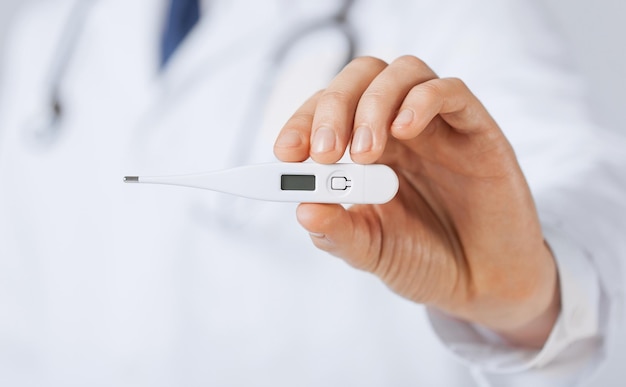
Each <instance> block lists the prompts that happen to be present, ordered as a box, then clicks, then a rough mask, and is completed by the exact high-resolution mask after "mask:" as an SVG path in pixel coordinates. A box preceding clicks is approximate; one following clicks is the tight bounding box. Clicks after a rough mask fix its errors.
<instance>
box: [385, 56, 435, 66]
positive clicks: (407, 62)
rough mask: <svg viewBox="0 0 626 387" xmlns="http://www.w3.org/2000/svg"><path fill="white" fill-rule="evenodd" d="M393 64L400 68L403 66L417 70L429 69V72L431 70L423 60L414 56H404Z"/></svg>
mask: <svg viewBox="0 0 626 387" xmlns="http://www.w3.org/2000/svg"><path fill="white" fill-rule="evenodd" d="M393 64H396V65H400V66H403V67H411V68H417V69H428V70H430V68H429V67H428V65H427V64H426V63H425V62H424V61H423V60H421V59H419V58H418V57H416V56H413V55H402V56H400V57H398V58H396V59H395V60H394V61H393Z"/></svg>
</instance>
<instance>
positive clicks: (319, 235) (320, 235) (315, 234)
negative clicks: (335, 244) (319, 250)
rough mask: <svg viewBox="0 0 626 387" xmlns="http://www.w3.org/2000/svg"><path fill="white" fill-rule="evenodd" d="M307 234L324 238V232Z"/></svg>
mask: <svg viewBox="0 0 626 387" xmlns="http://www.w3.org/2000/svg"><path fill="white" fill-rule="evenodd" d="M309 235H311V236H312V237H313V238H320V239H321V238H326V234H322V233H320V232H310V233H309Z"/></svg>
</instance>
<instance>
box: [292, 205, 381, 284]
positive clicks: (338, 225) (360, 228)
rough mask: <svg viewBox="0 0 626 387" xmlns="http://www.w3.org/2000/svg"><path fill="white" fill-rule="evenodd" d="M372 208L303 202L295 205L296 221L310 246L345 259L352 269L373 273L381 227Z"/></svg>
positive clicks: (379, 244)
mask: <svg viewBox="0 0 626 387" xmlns="http://www.w3.org/2000/svg"><path fill="white" fill-rule="evenodd" d="M371 207H372V206H353V207H351V208H350V209H349V210H347V209H345V208H344V207H343V206H341V205H339V204H312V203H303V204H300V206H298V210H297V211H296V216H297V219H298V222H300V224H301V225H302V226H303V227H304V228H305V229H306V230H307V231H308V232H309V233H310V234H311V240H312V241H313V244H314V245H315V246H316V247H317V248H319V249H321V250H324V251H326V252H328V253H330V254H332V255H335V256H337V257H339V258H342V259H343V260H345V261H346V262H347V263H348V264H350V265H351V266H354V267H355V268H357V269H361V270H365V271H368V272H375V271H376V269H377V267H378V264H379V257H380V246H381V228H380V225H379V224H378V222H376V221H375V219H376V218H375V217H374V216H372V215H374V214H373V213H372V212H371V211H367V209H368V208H371Z"/></svg>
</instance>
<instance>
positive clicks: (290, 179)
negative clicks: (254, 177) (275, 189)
mask: <svg viewBox="0 0 626 387" xmlns="http://www.w3.org/2000/svg"><path fill="white" fill-rule="evenodd" d="M280 189H281V190H283V191H315V175H281V177H280Z"/></svg>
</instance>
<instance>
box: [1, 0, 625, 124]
mask: <svg viewBox="0 0 626 387" xmlns="http://www.w3.org/2000/svg"><path fill="white" fill-rule="evenodd" d="M36 1H50V0H0V66H1V65H2V63H3V62H4V60H3V58H2V55H3V52H4V40H5V38H6V33H7V30H8V29H9V28H10V25H11V20H12V16H13V15H14V13H15V12H16V11H17V10H18V9H19V7H21V6H24V5H26V4H28V3H32V2H36ZM536 1H538V2H541V3H543V6H544V7H545V9H546V11H547V12H548V13H549V14H550V15H551V17H552V18H553V20H554V23H555V24H556V25H557V27H558V28H560V29H561V31H562V33H563V35H564V36H565V38H566V40H567V41H568V44H570V46H571V51H572V53H573V58H574V60H576V61H577V66H579V68H580V69H581V71H582V72H583V74H585V75H586V77H587V79H588V80H589V95H590V98H591V101H590V104H591V107H592V111H593V113H594V115H595V118H596V121H597V122H598V123H600V124H603V125H604V126H607V127H612V128H616V129H618V130H625V131H626V127H625V126H624V123H623V120H622V115H623V110H624V106H626V44H625V40H626V39H625V37H626V23H625V22H626V2H625V1H623V0H596V1H588V0H568V1H562V0H536ZM0 81H1V80H0Z"/></svg>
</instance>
